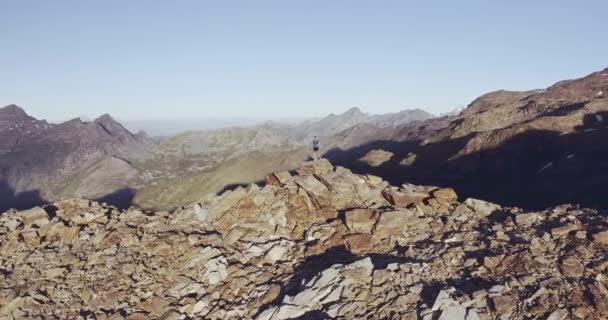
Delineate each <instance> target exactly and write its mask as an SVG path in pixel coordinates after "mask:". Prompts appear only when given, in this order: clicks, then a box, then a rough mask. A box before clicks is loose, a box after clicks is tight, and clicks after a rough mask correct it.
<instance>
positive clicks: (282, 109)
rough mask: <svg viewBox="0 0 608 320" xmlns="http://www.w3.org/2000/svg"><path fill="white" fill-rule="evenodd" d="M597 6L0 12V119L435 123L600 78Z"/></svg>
mask: <svg viewBox="0 0 608 320" xmlns="http://www.w3.org/2000/svg"><path fill="white" fill-rule="evenodd" d="M606 12H608V2H607V1H600V0H596V1H565V0H557V1H556V0H553V1H548V0H537V1H523V0H515V1H487V0H475V1H472V0H462V1H357V0H349V1H346V0H344V1H327V0H325V1H317V0H313V1H280V0H276V1H264V0H260V1H142V0H131V1H122V0H121V1H118V0H107V1H82V0H72V1H63V0H58V1H34V0H20V1H8V0H0V21H2V27H0V73H1V76H0V106H2V105H7V104H11V103H15V104H18V105H20V106H22V107H24V108H25V109H26V111H27V112H28V113H30V114H32V115H33V116H36V117H38V118H42V119H49V120H51V121H53V120H61V119H68V118H73V117H76V116H86V117H90V118H93V117H95V116H97V115H99V114H102V113H110V114H112V115H113V116H114V117H116V118H119V119H126V120H135V119H170V118H205V117H211V118H221V117H241V118H243V117H245V118H247V117H250V118H281V117H288V118H289V117H315V116H321V115H325V114H328V113H332V112H333V113H339V112H343V111H345V110H346V109H348V108H350V107H353V106H356V107H359V108H361V109H362V110H364V111H366V112H371V113H386V112H394V111H399V110H402V109H407V108H417V107H419V108H423V109H425V110H427V111H429V112H433V113H440V112H447V111H450V110H452V109H454V108H456V107H460V106H465V105H467V104H468V103H469V102H470V101H471V100H473V99H474V98H475V97H477V96H479V95H481V94H483V93H486V92H489V91H493V90H497V89H510V90H527V89H535V88H544V87H547V86H549V85H551V84H553V83H554V82H556V81H559V80H563V79H569V78H577V77H581V76H584V75H586V74H589V73H591V72H594V71H598V70H601V69H603V68H606V67H608V59H606V57H608V39H607V34H608V33H607V32H608V19H606V16H605V14H606Z"/></svg>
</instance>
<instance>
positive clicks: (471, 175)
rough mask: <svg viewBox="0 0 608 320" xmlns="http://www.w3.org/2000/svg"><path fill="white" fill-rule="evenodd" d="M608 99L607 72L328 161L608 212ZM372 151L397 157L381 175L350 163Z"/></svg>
mask: <svg viewBox="0 0 608 320" xmlns="http://www.w3.org/2000/svg"><path fill="white" fill-rule="evenodd" d="M606 92H608V69H606V70H603V71H600V72H595V73H593V74H590V75H589V76H586V77H583V78H581V79H576V80H569V81H562V82H559V83H557V84H555V85H553V86H551V87H549V88H547V89H546V90H534V91H527V92H506V91H500V92H494V93H490V94H487V95H484V96H482V97H480V98H478V99H477V100H475V101H473V102H472V103H471V104H470V105H469V107H468V108H467V109H465V110H464V111H463V112H462V113H461V114H460V115H459V116H452V117H447V118H443V119H442V120H441V121H443V124H442V125H439V126H436V127H435V128H434V129H433V130H429V131H427V132H424V133H423V134H413V135H412V131H411V130H408V126H404V127H402V128H401V130H404V131H403V134H399V133H395V134H392V135H387V134H385V133H381V134H378V135H377V136H376V137H373V135H372V136H370V137H368V138H367V140H368V141H369V142H368V143H367V144H365V145H359V146H356V147H351V148H350V149H345V148H341V149H339V150H334V151H333V152H331V153H327V155H326V156H327V157H328V158H330V159H334V160H336V161H338V163H341V164H342V165H345V166H348V167H349V168H351V169H353V170H356V171H358V172H371V173H375V174H378V175H382V176H383V177H385V178H387V179H388V180H390V181H391V182H392V183H403V182H413V183H420V184H433V185H446V186H452V187H455V188H457V189H458V190H459V192H460V193H462V194H464V195H466V196H474V197H477V198H483V199H489V200H492V201H496V202H499V203H503V204H509V205H517V206H524V207H530V208H542V207H546V206H550V205H556V204H559V203H564V202H573V203H582V204H585V205H588V206H602V207H605V206H608V200H606V199H607V198H606V197H604V196H603V195H602V194H603V191H602V187H601V186H602V185H605V184H606V183H608V175H606V174H604V172H606V169H607V168H608V163H607V162H606V160H605V159H607V156H608V151H606V150H608V144H607V143H608V142H607V141H608V139H607V138H608V127H607V122H606V119H608V118H606V117H607V116H608V96H607V95H606ZM438 121H439V120H438V119H433V120H429V121H424V122H422V123H420V124H416V125H417V126H419V127H424V126H426V125H427V124H428V125H431V124H433V123H435V124H437V122H438ZM410 128H411V126H410ZM344 139H345V140H346V139H348V137H345V138H344ZM396 141H401V142H398V143H397V142H396ZM374 149H383V150H385V151H389V152H392V153H394V154H395V156H394V157H393V158H392V159H391V160H390V161H388V162H386V163H384V164H383V165H381V166H378V167H371V166H366V165H364V164H361V163H360V162H356V161H352V159H359V158H361V157H363V156H364V155H365V154H366V153H367V152H369V151H371V150H374Z"/></svg>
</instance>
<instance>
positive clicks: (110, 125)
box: [0, 106, 155, 209]
mask: <svg viewBox="0 0 608 320" xmlns="http://www.w3.org/2000/svg"><path fill="white" fill-rule="evenodd" d="M0 124H1V127H0V130H2V131H3V135H2V137H3V138H2V140H3V142H7V143H6V146H8V147H5V148H3V149H2V153H0V180H1V181H3V182H4V183H5V184H6V185H7V186H8V188H7V190H5V191H4V193H5V194H4V195H3V197H2V199H3V200H2V203H0V207H2V208H5V209H6V208H7V207H9V206H11V198H12V197H15V194H19V193H22V192H38V193H39V195H40V197H39V198H41V199H47V200H52V199H57V197H58V196H59V195H63V194H65V193H64V190H62V188H63V186H64V185H65V184H69V183H70V181H71V180H74V179H78V177H81V176H82V175H83V174H84V172H85V171H86V170H90V168H92V167H93V166H95V165H97V164H98V163H99V162H100V161H104V160H106V159H111V158H113V157H119V158H123V159H140V158H144V157H147V156H148V155H149V154H150V153H151V152H152V151H153V150H154V148H155V146H154V145H153V144H152V143H151V142H150V140H149V139H148V138H147V136H145V135H143V134H142V135H134V134H132V133H130V132H129V131H128V130H126V129H125V128H123V127H122V126H121V125H120V124H119V123H117V122H116V121H114V120H113V119H112V118H111V117H110V116H109V115H104V116H101V117H99V118H98V119H95V120H94V121H92V122H83V121H81V120H80V119H73V120H70V121H67V122H64V123H61V124H53V125H50V124H47V123H46V122H45V121H39V120H36V119H34V118H32V117H30V116H28V115H27V114H26V113H25V112H24V111H23V109H21V108H19V107H17V106H8V107H5V108H2V109H0ZM124 178H125V183H128V182H131V181H130V180H132V179H131V178H133V175H128V176H125V177H124ZM96 181H98V182H103V181H100V180H99V178H98V179H96ZM111 185H112V183H108V188H107V189H105V190H104V183H101V184H100V185H98V186H97V187H96V188H97V192H94V193H88V192H85V193H83V194H81V195H82V196H87V197H92V198H94V197H96V196H97V195H99V194H101V193H103V192H108V193H110V192H113V191H115V190H114V188H112V187H111ZM71 195H72V196H73V195H74V194H71Z"/></svg>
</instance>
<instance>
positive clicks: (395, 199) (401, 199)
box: [382, 188, 429, 208]
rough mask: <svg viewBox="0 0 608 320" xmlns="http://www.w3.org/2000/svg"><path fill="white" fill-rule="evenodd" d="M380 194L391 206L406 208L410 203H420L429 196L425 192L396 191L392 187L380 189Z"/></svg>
mask: <svg viewBox="0 0 608 320" xmlns="http://www.w3.org/2000/svg"><path fill="white" fill-rule="evenodd" d="M382 195H383V196H384V198H385V199H386V200H388V202H390V203H391V204H392V205H393V206H396V207H400V208H407V207H409V206H410V205H416V204H422V203H423V201H424V200H425V199H427V198H428V197H429V195H428V194H426V193H420V192H406V191H397V190H394V189H392V188H386V189H384V191H382Z"/></svg>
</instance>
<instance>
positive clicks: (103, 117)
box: [94, 113, 117, 123]
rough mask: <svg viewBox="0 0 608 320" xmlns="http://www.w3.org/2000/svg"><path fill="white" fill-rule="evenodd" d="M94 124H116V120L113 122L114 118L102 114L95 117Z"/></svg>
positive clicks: (107, 114)
mask: <svg viewBox="0 0 608 320" xmlns="http://www.w3.org/2000/svg"><path fill="white" fill-rule="evenodd" d="M94 122H97V123H108V122H109V123H112V122H117V121H116V120H114V118H112V116H111V115H110V114H109V113H104V114H102V115H101V116H99V117H97V119H95V120H94Z"/></svg>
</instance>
